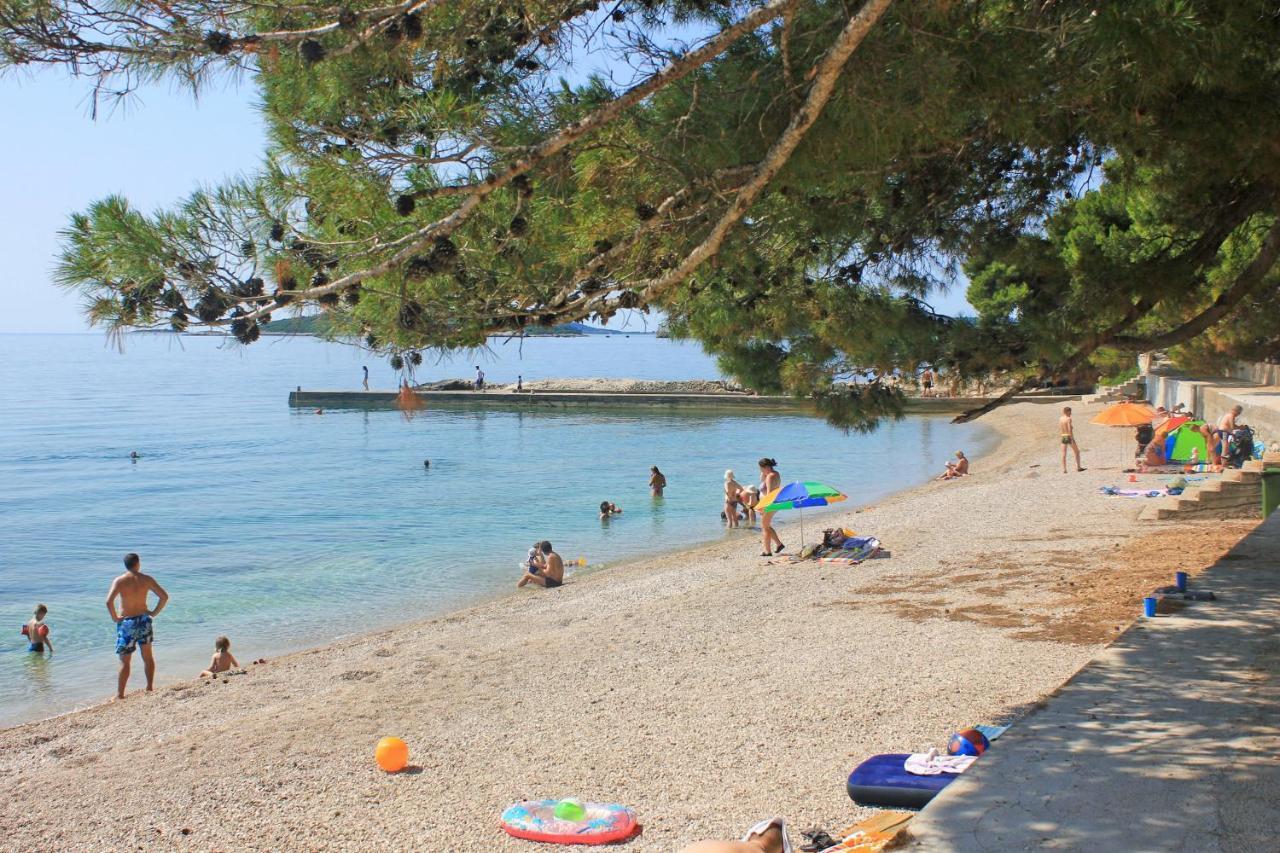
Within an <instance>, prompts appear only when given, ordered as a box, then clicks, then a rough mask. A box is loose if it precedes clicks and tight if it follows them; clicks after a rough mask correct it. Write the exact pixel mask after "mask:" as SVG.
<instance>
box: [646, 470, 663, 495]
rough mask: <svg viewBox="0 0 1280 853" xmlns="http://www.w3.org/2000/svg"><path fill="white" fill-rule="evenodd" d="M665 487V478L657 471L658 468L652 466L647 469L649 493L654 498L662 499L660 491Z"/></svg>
mask: <svg viewBox="0 0 1280 853" xmlns="http://www.w3.org/2000/svg"><path fill="white" fill-rule="evenodd" d="M666 487H667V478H666V477H665V476H664V475H663V473H662V472H661V471H659V470H658V466H657V465H654V466H653V467H651V468H650V469H649V493H650V494H652V495H653V496H654V497H655V498H660V497H662V490H663V489H665V488H666Z"/></svg>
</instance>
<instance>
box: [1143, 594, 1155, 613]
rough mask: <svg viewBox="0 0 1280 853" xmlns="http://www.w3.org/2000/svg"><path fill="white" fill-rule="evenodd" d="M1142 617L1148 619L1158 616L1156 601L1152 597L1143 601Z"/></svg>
mask: <svg viewBox="0 0 1280 853" xmlns="http://www.w3.org/2000/svg"><path fill="white" fill-rule="evenodd" d="M1142 615H1143V616H1147V617H1151V616H1155V615H1156V599H1154V598H1152V597H1151V596H1148V597H1146V598H1144V599H1142Z"/></svg>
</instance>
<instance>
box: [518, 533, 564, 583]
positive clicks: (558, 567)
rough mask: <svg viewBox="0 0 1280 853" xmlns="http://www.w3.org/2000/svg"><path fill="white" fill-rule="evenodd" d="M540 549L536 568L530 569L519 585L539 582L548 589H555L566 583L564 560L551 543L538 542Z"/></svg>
mask: <svg viewBox="0 0 1280 853" xmlns="http://www.w3.org/2000/svg"><path fill="white" fill-rule="evenodd" d="M538 550H539V551H541V552H542V554H541V556H540V558H539V559H538V565H537V568H536V569H530V570H529V571H528V572H527V573H525V576H524V577H522V578H520V582H519V583H518V584H516V586H517V587H522V586H524V585H525V584H530V583H532V584H537V585H538V586H543V587H546V588H547V589H555V588H556V587H558V586H561V585H563V584H564V560H562V559H560V555H559V554H557V553H556V552H555V551H554V550H552V548H551V543H550V542H547V541H545V540H543V541H542V542H539V543H538Z"/></svg>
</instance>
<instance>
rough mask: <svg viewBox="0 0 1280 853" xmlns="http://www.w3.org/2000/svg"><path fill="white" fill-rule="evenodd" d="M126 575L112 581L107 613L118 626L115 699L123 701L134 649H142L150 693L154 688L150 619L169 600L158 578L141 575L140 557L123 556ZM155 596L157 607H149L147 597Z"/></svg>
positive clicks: (154, 662) (132, 555)
mask: <svg viewBox="0 0 1280 853" xmlns="http://www.w3.org/2000/svg"><path fill="white" fill-rule="evenodd" d="M124 567H125V573H124V574H122V575H120V577H118V578H116V579H115V580H114V581H112V582H111V589H110V590H108V591H107V612H108V613H110V614H111V621H113V622H115V623H116V654H117V655H118V656H119V658H120V676H119V678H118V682H117V686H116V698H117V699H123V698H124V689H125V686H126V685H128V683H129V671H130V669H131V667H132V664H133V651H134V649H137V648H141V651H142V663H143V668H144V669H145V671H146V675H147V690H148V692H149V691H150V690H151V689H152V686H153V684H154V683H155V678H156V661H155V658H154V657H153V656H152V654H151V641H152V638H153V636H154V634H153V631H152V628H151V620H152V618H153V617H155V616H157V615H159V613H160V611H161V610H163V609H164V606H165V604H166V603H168V601H169V593H167V592H165V591H164V587H162V586H160V584H158V583H156V579H155V578H153V577H151V576H150V575H144V574H143V573H142V572H141V568H142V560H141V559H140V558H139V557H138V555H137V554H125V555H124ZM152 592H154V593H155V594H156V599H157V601H156V608H155V610H150V609H148V608H147V594H148V593H152ZM116 596H119V597H120V612H119V614H117V613H116Z"/></svg>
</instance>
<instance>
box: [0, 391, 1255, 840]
mask: <svg viewBox="0 0 1280 853" xmlns="http://www.w3.org/2000/svg"><path fill="white" fill-rule="evenodd" d="M1094 411H1096V410H1095V409H1089V408H1087V407H1080V408H1079V409H1078V410H1077V413H1076V423H1077V425H1078V427H1077V432H1078V435H1079V437H1080V443H1081V446H1082V447H1083V448H1085V465H1086V466H1087V467H1088V468H1089V470H1087V471H1086V472H1084V473H1079V474H1077V473H1071V474H1067V475H1064V474H1062V473H1061V471H1060V469H1059V467H1058V449H1057V446H1056V420H1057V407H1054V406H1037V405H1032V404H1019V405H1016V406H1010V407H1007V408H1005V409H1001V410H999V411H997V412H995V413H993V414H992V415H989V416H988V417H987V418H986V419H984V422H988V423H990V424H991V425H992V426H993V427H995V428H997V429H999V430H1000V431H1001V433H1002V434H1003V435H1004V440H1003V442H1002V443H1001V444H1000V446H999V447H998V448H997V449H996V450H995V451H993V452H992V453H991V454H988V455H987V456H984V457H982V458H979V459H976V460H974V462H973V471H974V473H973V475H972V476H970V477H967V478H965V479H963V480H959V481H955V482H935V483H931V484H928V485H926V486H923V487H921V488H918V489H915V490H913V491H910V492H906V493H903V494H900V495H898V496H896V497H895V498H893V499H890V500H888V501H885V502H883V503H880V504H877V505H876V506H874V507H867V508H861V509H857V508H856V502H857V493H856V487H855V484H837V485H844V486H846V487H850V490H851V492H852V494H851V501H850V503H849V504H846V506H851V507H853V508H851V509H850V511H849V512H847V513H842V514H837V515H831V516H828V517H827V519H829V520H824V521H823V522H822V524H823V525H824V526H831V525H833V524H835V523H837V522H839V523H843V524H844V525H846V526H849V527H853V528H855V529H856V530H858V531H859V532H860V533H868V534H874V535H876V536H878V537H879V538H880V539H881V540H882V541H883V542H884V544H885V546H886V547H887V548H888V549H890V550H891V552H892V556H891V557H890V558H888V559H877V560H872V561H869V562H867V563H865V564H863V565H861V566H857V567H853V568H849V567H837V566H824V565H816V564H802V565H794V564H790V563H786V562H782V561H781V560H778V561H774V560H765V559H762V558H760V557H758V556H756V555H757V553H758V550H759V549H758V545H759V541H758V538H757V536H756V535H755V534H752V533H750V532H743V533H741V534H740V535H737V536H731V537H729V538H727V539H726V541H724V542H722V543H718V544H716V545H713V546H709V547H704V548H700V549H697V550H692V551H684V552H680V553H675V554H669V555H666V556H662V557H658V558H654V559H651V560H648V561H645V562H641V563H634V564H629V565H624V566H618V567H614V568H609V569H606V570H603V571H600V572H594V573H591V574H588V575H583V576H579V577H577V578H574V577H573V576H572V575H571V576H570V582H569V583H567V584H566V585H565V586H564V587H563V588H561V589H558V590H521V591H520V592H519V593H518V594H513V595H512V596H509V597H506V598H502V599H500V600H496V601H491V602H487V603H484V604H481V605H478V606H475V607H473V608H470V609H468V610H464V611H461V612H458V613H455V614H452V615H449V616H446V617H442V618H437V619H433V620H430V621H427V622H423V623H420V624H415V625H410V626H404V627H401V628H398V629H396V630H392V631H387V632H382V633H378V634H372V635H368V636H366V637H362V638H359V639H355V640H351V641H345V642H341V643H337V644H334V645H331V646H327V647H324V648H320V649H314V650H311V651H308V652H304V653H300V654H296V655H292V656H289V657H285V658H279V659H276V660H272V661H270V662H269V663H267V664H263V665H257V666H251V667H250V668H249V669H250V671H249V674H248V675H243V676H238V677H234V678H230V679H226V680H221V681H218V682H216V683H209V682H204V683H202V682H198V681H191V682H185V683H181V684H177V685H173V686H171V687H166V688H163V689H160V690H158V691H157V692H156V693H155V694H154V695H145V694H142V693H137V694H132V695H130V696H129V697H128V698H127V699H126V700H125V701H123V702H120V703H114V704H110V705H103V706H99V707H95V708H91V709H88V710H85V711H80V712H77V713H74V714H69V715H66V716H62V717H57V718H54V719H50V720H45V721H42V722H37V723H31V724H27V725H23V726H19V727H16V728H11V729H6V730H3V731H0V771H2V772H3V775H4V778H5V779H6V781H7V782H8V784H7V786H6V787H7V789H8V790H7V792H6V796H5V797H4V798H3V800H2V801H0V826H3V827H4V832H3V833H0V849H3V850H31V849H58V850H63V849H73V848H74V849H125V848H134V849H190V850H247V849H262V850H279V849H306V850H319V849H335V850H336V849H355V848H370V847H381V848H391V849H416V850H430V851H498V850H536V849H540V848H537V847H535V846H534V845H532V844H530V843H529V842H521V841H515V840H513V839H509V838H507V837H506V836H505V835H503V834H502V833H501V832H500V831H499V829H498V815H499V814H500V813H501V811H502V809H503V808H504V807H505V806H506V805H508V804H509V803H510V802H512V801H514V800H518V799H520V798H522V797H562V796H577V797H579V798H581V799H585V800H600V801H617V802H622V803H626V804H629V805H631V806H633V807H634V808H635V809H636V811H637V813H638V814H639V816H640V819H641V821H642V822H643V824H644V834H643V835H642V836H641V837H640V838H638V839H636V840H635V841H633V842H631V843H630V844H629V845H627V846H626V847H625V849H627V850H635V851H673V850H677V849H679V848H680V847H681V846H682V845H683V844H686V843H688V842H691V841H695V840H698V839H700V838H704V837H731V836H736V835H737V834H738V833H740V832H741V831H742V830H743V829H744V828H745V827H746V826H748V825H750V824H751V823H753V822H754V821H755V820H757V819H759V818H762V817H767V816H770V815H775V814H778V815H784V816H786V817H787V819H788V821H789V822H790V823H791V825H792V827H794V828H795V830H799V829H802V828H805V827H808V826H813V825H818V826H823V827H825V828H827V829H830V830H835V829H837V828H838V827H842V826H845V825H847V824H849V823H851V822H853V821H854V820H857V819H858V818H859V817H861V816H862V815H863V814H864V810H860V809H859V808H857V807H855V806H854V805H853V803H852V802H851V801H850V800H849V799H848V797H847V796H846V794H845V791H844V780H845V776H846V775H847V774H848V773H849V771H850V770H851V769H852V768H853V767H854V766H855V765H856V764H857V763H858V762H859V761H861V760H862V759H863V758H864V757H866V756H867V755H870V754H872V753H876V752H887V751H908V750H917V749H924V748H927V747H929V746H931V745H940V744H942V743H944V742H945V739H946V737H947V736H948V735H949V734H950V733H951V732H952V731H954V730H956V729H957V728H959V727H962V726H964V725H968V724H972V723H977V722H983V721H989V722H995V721H1002V720H1008V719H1010V718H1013V717H1016V716H1017V714H1018V713H1020V712H1021V711H1022V710H1025V709H1026V708H1027V707H1028V706H1030V705H1031V704H1033V703H1035V702H1037V701H1038V700H1040V699H1041V698H1042V697H1044V696H1045V695H1046V694H1047V693H1049V692H1050V691H1052V690H1054V689H1055V688H1056V687H1057V686H1059V685H1060V684H1061V683H1062V682H1063V681H1064V680H1065V679H1066V678H1068V677H1069V676H1070V675H1071V674H1072V673H1073V672H1075V671H1076V670H1077V669H1078V668H1079V667H1080V666H1082V665H1083V664H1084V663H1086V662H1087V661H1088V660H1089V659H1090V658H1091V657H1092V656H1093V655H1094V654H1095V653H1096V652H1097V651H1098V650H1099V648H1101V646H1102V645H1104V644H1105V643H1107V642H1109V641H1110V639H1111V638H1113V637H1114V636H1115V635H1116V634H1117V633H1118V632H1119V630H1121V629H1122V628H1123V627H1124V626H1125V625H1127V624H1128V622H1129V621H1131V619H1132V617H1133V616H1134V614H1136V613H1137V612H1138V610H1139V604H1138V602H1139V599H1140V598H1141V595H1142V594H1143V593H1145V592H1146V591H1148V590H1150V589H1151V588H1152V587H1153V586H1156V585H1159V584H1162V583H1167V582H1170V581H1171V578H1172V573H1173V570H1174V569H1175V568H1185V569H1189V570H1191V571H1192V572H1194V571H1196V570H1197V569H1199V568H1200V567H1202V566H1205V565H1208V564H1209V563H1211V562H1212V561H1213V560H1214V559H1215V558H1216V557H1217V556H1219V555H1220V554H1221V553H1222V552H1224V551H1225V550H1226V549H1227V548H1228V547H1229V546H1230V545H1231V544H1232V543H1234V542H1235V541H1236V540H1237V539H1239V538H1240V536H1241V535H1243V533H1244V532H1245V531H1246V530H1248V529H1249V528H1250V527H1251V526H1252V525H1251V524H1250V523H1231V524H1212V525H1204V524H1200V525H1191V524H1187V523H1186V522H1181V523H1177V524H1173V523H1159V524H1156V523H1140V522H1138V521H1137V520H1136V517H1137V514H1138V512H1139V510H1140V509H1141V508H1142V501H1141V500H1125V499H1120V498H1105V497H1102V496H1100V495H1099V494H1098V493H1097V489H1098V486H1099V485H1102V484H1110V483H1118V481H1119V480H1120V479H1121V475H1120V474H1119V473H1118V470H1117V469H1118V467H1119V465H1118V464H1117V463H1118V462H1119V455H1120V454H1119V444H1120V437H1119V435H1118V434H1117V433H1115V432H1112V431H1108V430H1104V429H1102V428H1097V427H1091V426H1089V425H1088V424H1087V421H1088V420H1089V418H1090V417H1091V416H1092V414H1093V413H1094ZM768 450H769V451H770V452H771V455H774V456H776V457H778V458H779V459H780V460H783V462H784V466H783V468H784V470H786V469H785V459H786V448H785V447H778V448H768ZM905 452H910V450H909V449H907V450H906V451H905ZM779 520H780V521H781V522H782V523H781V524H780V527H779V530H780V533H781V535H782V537H783V539H784V541H786V542H787V544H788V545H789V546H791V548H790V549H789V550H795V549H796V546H798V545H799V529H798V526H797V525H796V524H795V522H794V521H793V520H791V519H788V518H786V515H785V514H783V515H782V516H780V517H779ZM808 520H809V522H810V523H809V534H810V536H811V537H812V535H813V528H814V527H815V526H816V525H814V524H813V523H812V518H810V519H808ZM552 534H554V531H552ZM554 538H555V537H554V535H552V539H554ZM1170 554H1177V555H1178V563H1177V565H1174V564H1172V563H1170V562H1169V559H1168V555H1170ZM515 580H516V578H515V577H514V576H513V578H512V582H513V583H514V581H515ZM359 594H360V593H359V590H358V589H354V590H352V595H359ZM161 619H163V617H161ZM344 628H349V626H344ZM102 666H103V673H102V677H103V689H104V692H107V691H109V690H110V688H111V686H112V685H113V684H114V666H115V661H114V659H113V658H112V656H111V655H110V653H109V652H105V651H104V655H103V662H102ZM137 669H140V666H137V665H135V670H137ZM138 675H139V673H135V682H136V681H137V679H138ZM388 734H394V735H398V736H400V737H403V738H405V739H406V740H407V741H408V742H409V745H410V749H411V758H410V760H411V763H412V767H411V769H410V771H409V772H405V773H401V774H398V775H394V776H391V775H386V774H384V773H382V772H381V771H380V770H378V769H377V767H376V766H375V765H374V762H373V758H372V754H373V746H374V744H375V742H376V741H377V739H378V738H379V737H381V736H383V735H388ZM793 840H797V841H798V835H796V836H794V837H793ZM544 849H550V848H544Z"/></svg>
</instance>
